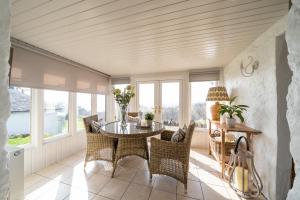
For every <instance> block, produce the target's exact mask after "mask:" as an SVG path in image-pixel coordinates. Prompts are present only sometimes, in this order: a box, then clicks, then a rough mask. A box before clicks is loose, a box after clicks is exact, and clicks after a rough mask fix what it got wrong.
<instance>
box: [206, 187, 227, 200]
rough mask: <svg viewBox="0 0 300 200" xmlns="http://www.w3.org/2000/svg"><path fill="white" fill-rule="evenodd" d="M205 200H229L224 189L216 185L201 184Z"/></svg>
mask: <svg viewBox="0 0 300 200" xmlns="http://www.w3.org/2000/svg"><path fill="white" fill-rule="evenodd" d="M201 186H202V191H203V196H204V199H205V200H225V199H231V198H230V196H229V194H228V192H227V190H226V188H225V187H222V186H218V185H212V184H205V183H201Z"/></svg>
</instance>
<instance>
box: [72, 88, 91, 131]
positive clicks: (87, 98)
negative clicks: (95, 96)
mask: <svg viewBox="0 0 300 200" xmlns="http://www.w3.org/2000/svg"><path fill="white" fill-rule="evenodd" d="M91 107H92V95H91V94H87V93H77V123H76V126H77V130H82V129H84V125H83V120H82V118H84V117H87V116H90V115H91V114H92V109H91Z"/></svg>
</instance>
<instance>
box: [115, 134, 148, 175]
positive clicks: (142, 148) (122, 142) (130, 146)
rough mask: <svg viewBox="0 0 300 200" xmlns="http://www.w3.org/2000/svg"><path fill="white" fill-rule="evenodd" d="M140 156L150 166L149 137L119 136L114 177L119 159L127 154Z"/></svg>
mask: <svg viewBox="0 0 300 200" xmlns="http://www.w3.org/2000/svg"><path fill="white" fill-rule="evenodd" d="M133 155H136V156H139V157H141V158H144V159H146V160H147V162H148V167H149V151H148V145H147V138H119V141H118V146H117V152H116V157H115V161H114V163H113V172H112V175H111V177H112V178H113V176H114V173H115V170H116V168H117V164H118V161H119V160H120V159H121V158H124V157H126V156H133Z"/></svg>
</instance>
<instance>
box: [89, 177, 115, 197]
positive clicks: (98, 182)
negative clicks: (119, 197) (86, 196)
mask: <svg viewBox="0 0 300 200" xmlns="http://www.w3.org/2000/svg"><path fill="white" fill-rule="evenodd" d="M110 180H111V179H110V178H109V177H107V176H104V175H102V174H94V175H92V176H91V177H89V178H88V179H87V182H86V185H87V190H88V191H90V192H93V193H98V192H99V191H100V190H101V189H102V188H103V187H104V186H105V185H106V184H108V183H109V182H110Z"/></svg>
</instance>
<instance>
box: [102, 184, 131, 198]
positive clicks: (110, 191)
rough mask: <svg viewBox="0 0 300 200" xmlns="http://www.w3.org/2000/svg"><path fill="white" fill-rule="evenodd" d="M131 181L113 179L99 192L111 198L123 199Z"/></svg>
mask: <svg viewBox="0 0 300 200" xmlns="http://www.w3.org/2000/svg"><path fill="white" fill-rule="evenodd" d="M128 185H129V182H125V181H122V180H119V179H111V180H110V181H109V182H108V183H107V184H106V185H105V186H104V187H103V188H102V189H101V190H100V192H99V195H101V196H104V197H108V198H110V199H115V200H118V199H121V197H122V196H123V194H124V193H125V191H126V189H127V187H128Z"/></svg>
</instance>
